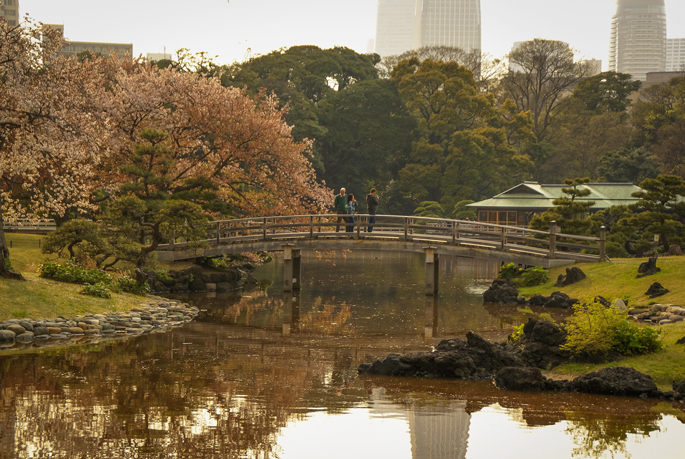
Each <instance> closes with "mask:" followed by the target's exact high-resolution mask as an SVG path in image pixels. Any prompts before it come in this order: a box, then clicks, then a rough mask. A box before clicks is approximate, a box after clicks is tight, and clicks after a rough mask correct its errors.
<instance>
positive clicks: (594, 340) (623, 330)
mask: <svg viewBox="0 0 685 459" xmlns="http://www.w3.org/2000/svg"><path fill="white" fill-rule="evenodd" d="M627 319H628V313H627V312H626V311H624V310H621V309H618V308H615V307H613V306H610V307H608V308H605V307H604V306H603V305H602V304H601V303H598V302H592V303H589V304H585V305H580V304H576V305H574V306H573V317H571V318H570V319H568V323H567V325H566V329H567V330H568V337H567V339H566V343H565V344H564V345H562V346H561V347H562V348H563V349H566V350H568V351H570V352H571V354H573V355H575V356H596V355H600V356H606V355H607V354H608V353H609V352H610V351H612V350H613V351H616V352H619V353H621V354H625V355H631V354H644V353H648V352H654V351H657V350H659V349H661V342H660V341H659V339H658V338H659V332H657V331H656V330H654V329H652V328H650V327H644V328H640V327H637V326H635V325H633V324H630V323H628V321H627Z"/></svg>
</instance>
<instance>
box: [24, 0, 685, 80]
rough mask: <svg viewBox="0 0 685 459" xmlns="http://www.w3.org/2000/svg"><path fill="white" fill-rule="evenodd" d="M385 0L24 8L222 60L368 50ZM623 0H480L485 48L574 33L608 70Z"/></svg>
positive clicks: (76, 2) (69, 26)
mask: <svg viewBox="0 0 685 459" xmlns="http://www.w3.org/2000/svg"><path fill="white" fill-rule="evenodd" d="M376 5H377V1H376V0H344V1H338V2H336V1H327V0H230V2H229V1H227V0H116V1H104V0H59V1H56V0H20V9H21V13H22V15H23V14H25V13H29V14H30V16H31V17H33V18H34V19H36V20H38V21H41V22H44V23H50V24H64V29H65V35H66V37H67V38H68V39H70V40H73V41H100V42H115V43H133V51H134V54H135V55H138V54H143V55H145V54H146V53H150V52H155V53H159V52H163V51H164V49H165V47H166V51H167V52H173V51H175V50H177V49H178V48H182V47H183V48H190V49H191V51H193V52H195V51H207V52H208V53H210V54H211V55H218V56H219V58H218V59H217V60H218V61H219V62H221V63H230V62H233V61H235V60H238V61H242V60H243V59H244V57H245V56H246V55H247V53H248V49H250V50H251V53H252V55H256V54H265V53H268V52H269V51H271V50H274V49H278V48H282V47H290V46H293V45H303V44H313V45H317V46H320V47H322V48H328V47H332V46H335V45H340V46H347V47H349V48H352V49H355V50H357V51H359V52H366V47H367V41H368V39H370V38H374V37H375V33H376ZM615 9H616V4H615V0H481V12H482V21H483V25H482V34H483V40H482V43H483V51H484V52H488V53H490V54H491V55H493V56H494V57H501V56H503V55H504V54H506V53H508V52H509V50H510V49H511V46H512V44H513V43H514V42H515V41H523V40H529V39H532V38H537V37H541V38H548V39H555V40H562V41H565V42H568V43H569V44H570V45H571V47H573V48H575V49H577V50H578V51H580V53H581V55H583V56H585V57H587V58H595V59H601V60H602V62H603V65H604V67H605V69H606V66H607V61H608V53H609V51H608V50H609V32H610V27H611V17H612V15H613V14H614V12H615ZM666 14H667V17H668V37H669V38H685V0H666Z"/></svg>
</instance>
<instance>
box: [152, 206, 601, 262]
mask: <svg viewBox="0 0 685 459" xmlns="http://www.w3.org/2000/svg"><path fill="white" fill-rule="evenodd" d="M356 217H357V219H356V222H355V223H354V225H352V227H353V231H352V232H345V231H344V229H345V225H346V224H345V223H340V224H339V226H340V229H341V231H340V232H338V231H335V230H334V229H335V228H336V226H338V223H337V219H338V215H299V216H275V217H258V218H248V219H238V220H224V221H218V222H212V223H211V224H210V225H211V229H210V230H209V231H208V234H209V235H210V236H211V237H210V238H209V239H206V240H204V241H199V242H194V243H187V242H183V241H181V242H178V241H176V240H174V241H173V242H172V243H170V244H162V245H160V246H159V247H158V249H157V254H158V258H159V259H160V260H168V261H176V260H185V259H191V258H198V257H215V256H220V255H224V254H231V253H242V252H257V251H279V250H282V249H283V246H284V245H285V244H292V245H295V246H296V247H297V248H299V249H312V250H326V249H329V250H330V249H350V250H381V251H405V252H422V251H423V249H424V248H425V247H426V246H433V247H436V248H437V250H438V252H439V253H442V254H445V255H456V256H463V257H472V258H486V259H495V260H499V261H505V262H508V261H514V262H518V263H523V264H526V265H537V266H544V267H550V266H559V265H564V264H569V263H573V262H574V261H590V262H596V261H602V260H604V259H605V255H604V243H605V237H604V235H605V233H604V230H602V233H601V235H600V237H599V238H594V237H587V236H575V235H568V234H560V233H558V232H557V231H556V230H557V228H556V224H554V225H553V226H552V227H551V228H550V231H549V232H546V231H534V230H529V229H526V228H519V227H515V226H503V225H492V224H486V223H480V222H470V221H463V220H451V219H436V218H427V217H413V216H411V217H410V216H396V215H377V216H376V223H375V224H374V225H373V226H374V229H373V232H365V229H366V228H367V227H368V226H369V224H368V220H367V218H368V216H366V215H361V216H356ZM360 217H361V218H360ZM589 251H594V252H596V253H587V252H589Z"/></svg>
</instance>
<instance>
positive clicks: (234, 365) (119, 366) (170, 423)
mask: <svg viewBox="0 0 685 459" xmlns="http://www.w3.org/2000/svg"><path fill="white" fill-rule="evenodd" d="M146 338H147V339H146ZM159 338H160V337H157V339H153V337H141V339H139V340H135V341H133V340H132V341H128V342H124V343H117V345H115V346H112V345H109V346H107V345H104V346H101V347H100V348H99V349H97V348H94V349H92V350H93V352H81V353H79V352H77V351H74V350H67V351H63V352H64V354H63V355H60V356H56V357H48V356H35V355H34V356H25V357H24V358H22V359H16V358H15V359H7V360H4V361H3V362H2V364H3V365H5V366H7V364H8V362H9V368H8V369H7V370H6V372H5V376H4V378H3V379H4V380H3V387H2V392H0V418H1V419H2V421H0V422H1V425H0V427H2V429H1V431H0V445H1V447H2V450H0V458H2V459H5V458H8V459H9V458H15V457H31V456H33V457H48V456H50V455H52V456H55V457H74V458H80V457H83V458H85V457H89V458H91V457H145V458H157V457H159V458H167V457H184V458H205V457H217V458H219V457H221V458H233V457H245V456H248V455H249V456H250V457H272V456H273V453H274V445H275V440H276V437H277V434H278V431H279V430H280V429H281V428H282V427H283V426H285V425H286V424H287V423H288V422H289V421H290V420H292V419H296V418H298V417H299V416H300V415H298V414H297V413H296V409H295V408H296V407H297V406H298V401H299V400H300V399H301V398H302V396H303V393H304V392H305V391H306V390H307V388H308V386H309V385H310V382H309V380H310V379H311V374H309V373H308V370H307V369H306V368H302V367H299V366H295V367H292V366H284V365H273V364H271V365H264V364H260V363H259V362H255V361H249V358H248V359H247V360H243V361H232V360H231V359H229V358H225V357H224V358H219V359H217V358H214V357H213V355H212V354H211V353H207V352H195V353H190V352H189V353H188V354H187V355H185V356H182V355H178V354H179V352H180V349H175V350H174V351H171V352H170V348H173V347H175V346H177V345H178V344H177V343H173V342H172V343H165V342H164V341H165V338H164V337H161V339H159ZM148 339H149V340H150V341H151V342H146V341H148Z"/></svg>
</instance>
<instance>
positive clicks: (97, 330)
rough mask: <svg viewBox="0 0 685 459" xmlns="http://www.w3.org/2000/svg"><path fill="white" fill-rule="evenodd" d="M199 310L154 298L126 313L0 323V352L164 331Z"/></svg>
mask: <svg viewBox="0 0 685 459" xmlns="http://www.w3.org/2000/svg"><path fill="white" fill-rule="evenodd" d="M199 312H200V311H199V309H198V308H197V307H195V306H190V305H188V304H187V303H182V302H180V301H178V300H170V299H167V298H161V297H158V296H153V295H148V297H147V301H145V302H143V303H141V304H140V306H139V307H137V308H134V309H132V310H130V311H127V312H114V313H111V314H84V315H81V316H78V317H73V318H67V317H64V316H60V317H55V318H52V319H10V320H6V321H4V322H1V323H0V349H4V350H20V349H30V348H42V347H46V346H63V345H65V344H83V343H87V342H97V341H100V340H102V339H105V338H121V337H125V336H131V335H139V334H142V333H149V332H154V331H160V330H166V329H168V328H170V327H175V326H180V325H183V324H184V323H186V322H190V321H191V320H193V318H195V316H197V314H198V313H199Z"/></svg>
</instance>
